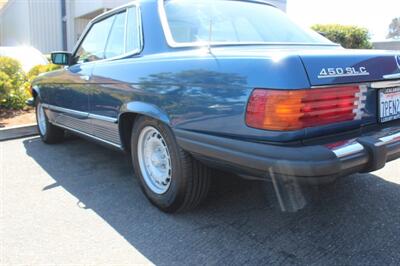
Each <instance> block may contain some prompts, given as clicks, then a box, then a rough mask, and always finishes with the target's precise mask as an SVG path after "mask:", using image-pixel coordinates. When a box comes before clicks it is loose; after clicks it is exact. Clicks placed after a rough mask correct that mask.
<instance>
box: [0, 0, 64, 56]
mask: <svg viewBox="0 0 400 266" xmlns="http://www.w3.org/2000/svg"><path fill="white" fill-rule="evenodd" d="M0 28H1V32H0V45H1V46H22V45H29V46H33V47H35V48H36V49H38V50H40V51H41V52H42V53H49V52H51V51H53V50H60V49H61V48H62V36H61V34H62V33H61V8H60V0H51V1H43V0H13V1H9V2H8V3H7V5H6V6H5V7H4V8H3V9H2V10H1V12H0Z"/></svg>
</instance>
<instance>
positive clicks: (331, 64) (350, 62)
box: [299, 49, 400, 86]
mask: <svg viewBox="0 0 400 266" xmlns="http://www.w3.org/2000/svg"><path fill="white" fill-rule="evenodd" d="M299 56H300V58H301V60H302V62H303V64H304V67H305V70H306V72H307V75H308V78H309V81H310V84H311V85H312V86H325V85H337V84H352V83H365V82H372V81H380V80H388V79H393V78H400V54H399V55H397V54H395V53H394V52H388V51H376V50H375V51H374V50H371V51H368V50H344V49H335V50H323V51H320V52H318V51H305V52H303V53H300V55H299Z"/></svg>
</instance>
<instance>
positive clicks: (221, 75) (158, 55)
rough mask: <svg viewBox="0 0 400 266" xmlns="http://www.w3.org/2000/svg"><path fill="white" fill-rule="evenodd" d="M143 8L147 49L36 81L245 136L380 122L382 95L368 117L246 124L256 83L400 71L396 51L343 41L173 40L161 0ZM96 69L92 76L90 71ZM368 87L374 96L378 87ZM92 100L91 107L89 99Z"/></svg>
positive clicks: (65, 96)
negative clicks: (207, 43) (314, 123)
mask: <svg viewBox="0 0 400 266" xmlns="http://www.w3.org/2000/svg"><path fill="white" fill-rule="evenodd" d="M140 8H141V16H142V23H143V25H142V28H143V32H144V47H143V50H142V52H141V53H140V54H139V55H135V56H131V57H128V58H123V59H118V60H114V61H100V62H95V63H93V64H87V65H86V64H84V65H82V66H79V65H76V66H71V67H69V68H66V69H65V70H61V71H56V72H53V73H49V74H46V75H44V76H42V77H40V78H38V79H37V80H36V81H35V84H36V85H37V86H39V87H40V94H41V95H42V96H41V97H42V98H43V99H44V101H45V102H46V103H48V104H54V105H60V106H61V107H65V108H68V109H74V110H87V111H88V113H91V114H94V115H100V116H105V117H108V118H110V119H116V122H117V123H118V122H119V121H117V120H118V118H119V117H120V116H121V115H122V114H124V113H126V112H132V113H140V114H144V115H148V116H151V117H154V118H156V119H159V120H160V121H163V122H165V123H168V124H169V125H170V126H171V128H172V129H180V130H188V131H196V132H202V133H207V134H212V135H217V136H225V137H232V138H240V139H243V140H257V141H272V142H289V141H301V140H303V139H304V138H310V137H314V136H320V135H323V134H333V133H336V132H342V131H347V130H352V129H357V128H360V127H361V126H365V125H370V124H374V123H376V122H377V121H376V120H377V118H376V103H375V102H374V101H373V100H368V102H367V105H366V116H365V118H363V119H362V120H360V121H351V122H345V123H337V124H333V125H328V126H323V127H317V128H308V129H304V130H298V131H291V132H279V131H266V130H259V129H254V128H250V127H248V126H246V124H245V110H246V105H247V101H248V99H249V96H250V94H251V92H252V91H253V90H254V89H255V88H268V89H293V90H295V89H308V88H311V87H312V86H315V85H332V84H337V83H358V82H367V81H375V80H381V79H382V75H383V74H392V73H398V71H399V69H398V68H395V67H394V66H395V65H393V63H395V61H394V62H391V61H390V60H392V61H393V60H394V59H393V58H394V57H393V55H391V54H389V53H385V52H377V51H374V52H372V53H369V52H360V51H346V50H344V49H342V48H340V47H337V46H310V47H306V46H290V45H281V46H278V45H257V46H225V47H212V48H211V51H209V50H208V49H207V48H206V47H202V48H201V47H200V48H199V47H197V48H171V47H169V46H168V44H167V42H166V40H165V38H164V33H163V30H162V26H161V23H160V19H159V17H158V12H157V1H151V0H146V1H142V2H141V6H140ZM365 64H366V66H367V67H368V70H369V71H370V73H372V74H371V75H370V76H368V77H366V76H365V77H351V78H349V77H345V78H333V79H323V80H319V79H316V78H315V75H316V74H318V73H320V70H321V69H322V68H327V67H358V66H360V65H365ZM380 64H385V66H387V68H382V66H381V65H380ZM89 74H90V76H91V80H90V81H85V80H83V79H82V76H85V75H89ZM57 84H58V86H57ZM60 91H62V92H64V93H61V94H60ZM368 93H369V95H370V96H373V95H372V94H373V93H375V92H374V91H372V90H370V91H369V92H368ZM368 99H376V98H375V97H369V98H368ZM86 101H87V102H88V104H87V105H86V106H87V109H86V108H85V107H84V106H83V105H84V104H83V103H85V102H86ZM49 115H50V116H52V115H53V116H54V114H49ZM59 118H60V117H59ZM59 118H57V117H56V118H54V119H59ZM61 118H62V115H61ZM76 118H77V119H79V120H80V122H79V123H90V124H91V125H93V127H91V128H90V127H87V128H86V129H85V130H86V131H85V132H86V133H91V134H95V135H96V134H97V135H96V136H97V137H100V138H104V139H106V140H108V141H110V142H113V143H116V144H120V143H121V140H120V139H119V134H118V125H117V123H110V122H107V121H99V120H97V119H94V118H90V117H85V116H79V115H78V116H77V117H76ZM74 123H75V122H74ZM76 123H78V122H76Z"/></svg>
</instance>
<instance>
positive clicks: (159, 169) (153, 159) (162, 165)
mask: <svg viewBox="0 0 400 266" xmlns="http://www.w3.org/2000/svg"><path fill="white" fill-rule="evenodd" d="M137 152H138V161H139V165H140V172H141V173H142V176H143V179H144V181H145V182H146V185H147V186H148V187H149V188H150V189H151V190H152V191H153V192H154V193H156V194H164V193H165V192H167V190H168V188H169V187H170V184H171V174H172V167H171V157H170V154H169V150H168V147H167V144H166V142H165V140H164V138H163V136H162V135H161V133H160V132H159V131H158V130H157V129H155V128H154V127H151V126H148V127H145V128H144V129H143V130H142V132H140V135H139V141H138V150H137Z"/></svg>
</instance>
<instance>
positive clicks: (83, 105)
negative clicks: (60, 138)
mask: <svg viewBox="0 0 400 266" xmlns="http://www.w3.org/2000/svg"><path fill="white" fill-rule="evenodd" d="M113 22H114V18H113V17H109V18H105V19H104V20H100V21H96V22H94V23H92V24H91V25H89V26H88V30H87V31H86V33H85V34H84V37H83V38H82V39H81V41H80V42H79V44H78V46H77V48H76V49H75V52H74V53H73V57H74V60H75V62H76V63H75V64H74V65H71V66H69V67H66V68H65V69H64V70H63V71H62V72H61V73H60V75H59V76H58V77H57V79H58V83H59V85H58V88H57V90H54V91H53V95H51V97H50V98H51V101H52V104H53V105H54V107H53V108H52V110H53V111H54V112H55V113H56V115H55V116H53V117H54V120H55V121H54V122H55V123H56V124H58V125H61V126H64V127H67V128H69V129H74V130H78V131H80V132H84V133H87V134H92V133H93V127H92V125H91V123H90V119H89V111H90V110H89V109H90V107H89V95H90V92H91V90H92V82H91V77H92V71H93V67H94V64H95V62H96V61H98V60H103V59H104V58H105V54H104V49H105V45H106V43H107V39H108V35H109V32H110V29H111V27H112V24H113Z"/></svg>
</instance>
